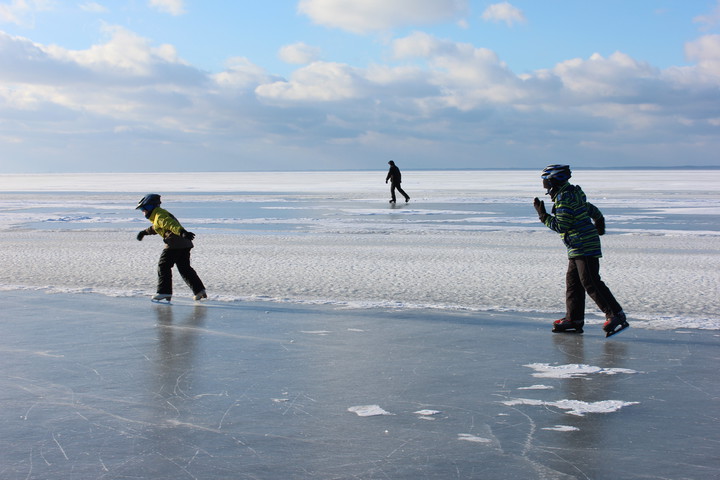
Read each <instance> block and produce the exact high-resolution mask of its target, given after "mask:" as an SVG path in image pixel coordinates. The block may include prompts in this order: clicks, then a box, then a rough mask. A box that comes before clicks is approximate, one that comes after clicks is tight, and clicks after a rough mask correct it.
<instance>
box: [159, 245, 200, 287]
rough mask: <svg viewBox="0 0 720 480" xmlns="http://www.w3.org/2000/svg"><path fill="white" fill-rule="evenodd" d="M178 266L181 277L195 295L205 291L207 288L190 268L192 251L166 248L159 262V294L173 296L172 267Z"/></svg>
mask: <svg viewBox="0 0 720 480" xmlns="http://www.w3.org/2000/svg"><path fill="white" fill-rule="evenodd" d="M175 265H177V269H178V272H180V276H181V277H182V279H183V280H185V283H186V284H187V286H188V287H190V288H191V289H192V291H193V294H198V293H200V292H202V291H203V290H205V286H204V285H203V283H202V280H200V277H198V274H197V273H196V272H195V269H193V268H192V267H191V266H190V249H189V248H166V249H164V250H163V252H162V254H161V255H160V261H159V262H158V287H157V293H167V294H168V295H172V287H173V285H172V267H173V266H175Z"/></svg>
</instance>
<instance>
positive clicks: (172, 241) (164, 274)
mask: <svg viewBox="0 0 720 480" xmlns="http://www.w3.org/2000/svg"><path fill="white" fill-rule="evenodd" d="M160 203H161V202H160V195H158V194H157V193H150V194H148V195H145V196H144V197H143V198H142V199H141V200H140V202H138V205H137V207H135V209H136V210H138V209H139V210H142V212H143V214H144V215H145V218H147V219H148V220H150V222H152V226H150V227H148V228H146V229H145V230H142V231H141V232H140V233H138V234H137V239H138V240H140V241H142V239H143V237H144V236H145V235H160V236H161V237H163V242H165V248H164V249H163V251H162V254H160V261H159V262H158V286H157V293H156V294H155V295H153V297H152V299H153V300H154V301H156V302H159V301H162V300H167V301H168V302H170V299H171V298H172V267H173V266H174V265H177V269H178V272H180V276H181V277H182V278H183V280H185V283H186V284H187V285H188V287H190V288H191V289H192V291H193V299H194V300H196V301H199V300H202V299H203V298H207V293H206V292H205V286H204V285H203V283H202V280H200V277H198V274H197V273H196V272H195V270H194V269H193V268H192V267H191V266H190V250H191V249H192V248H193V246H194V245H193V243H192V240H193V239H194V238H195V234H194V233H192V232H188V231H187V230H185V229H184V228H183V227H182V225H180V222H178V220H177V218H175V217H174V216H173V214H172V213H170V212H168V211H167V210H165V209H162V208H160Z"/></svg>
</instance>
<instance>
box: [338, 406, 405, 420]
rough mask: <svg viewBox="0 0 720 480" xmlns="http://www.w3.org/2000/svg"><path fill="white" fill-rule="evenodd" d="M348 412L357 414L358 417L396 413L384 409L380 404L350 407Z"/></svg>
mask: <svg viewBox="0 0 720 480" xmlns="http://www.w3.org/2000/svg"><path fill="white" fill-rule="evenodd" d="M348 412H352V413H355V414H357V416H358V417H375V416H378V415H395V414H394V413H390V412H388V411H385V410H383V409H382V408H381V407H380V406H379V405H357V406H355V407H350V408H348Z"/></svg>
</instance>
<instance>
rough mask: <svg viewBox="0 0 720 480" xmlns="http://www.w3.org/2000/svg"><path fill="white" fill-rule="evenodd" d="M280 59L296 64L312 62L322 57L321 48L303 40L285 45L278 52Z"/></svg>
mask: <svg viewBox="0 0 720 480" xmlns="http://www.w3.org/2000/svg"><path fill="white" fill-rule="evenodd" d="M278 56H279V57H280V60H282V61H283V62H286V63H292V64H296V65H305V64H308V63H312V62H314V61H316V60H318V59H319V58H320V49H319V48H317V47H312V46H310V45H307V44H305V43H303V42H298V43H294V44H292V45H285V46H284V47H282V48H281V49H280V52H279V53H278Z"/></svg>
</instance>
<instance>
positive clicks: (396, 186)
mask: <svg viewBox="0 0 720 480" xmlns="http://www.w3.org/2000/svg"><path fill="white" fill-rule="evenodd" d="M395 189H397V191H398V192H400V194H401V195H402V196H403V197H405V200H406V201H407V200H408V199H409V198H410V197H408V194H407V193H405V190H403V189H402V188H400V184H399V183H395V182H391V185H390V198H391V199H392V201H393V202H394V201H396V199H395Z"/></svg>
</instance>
